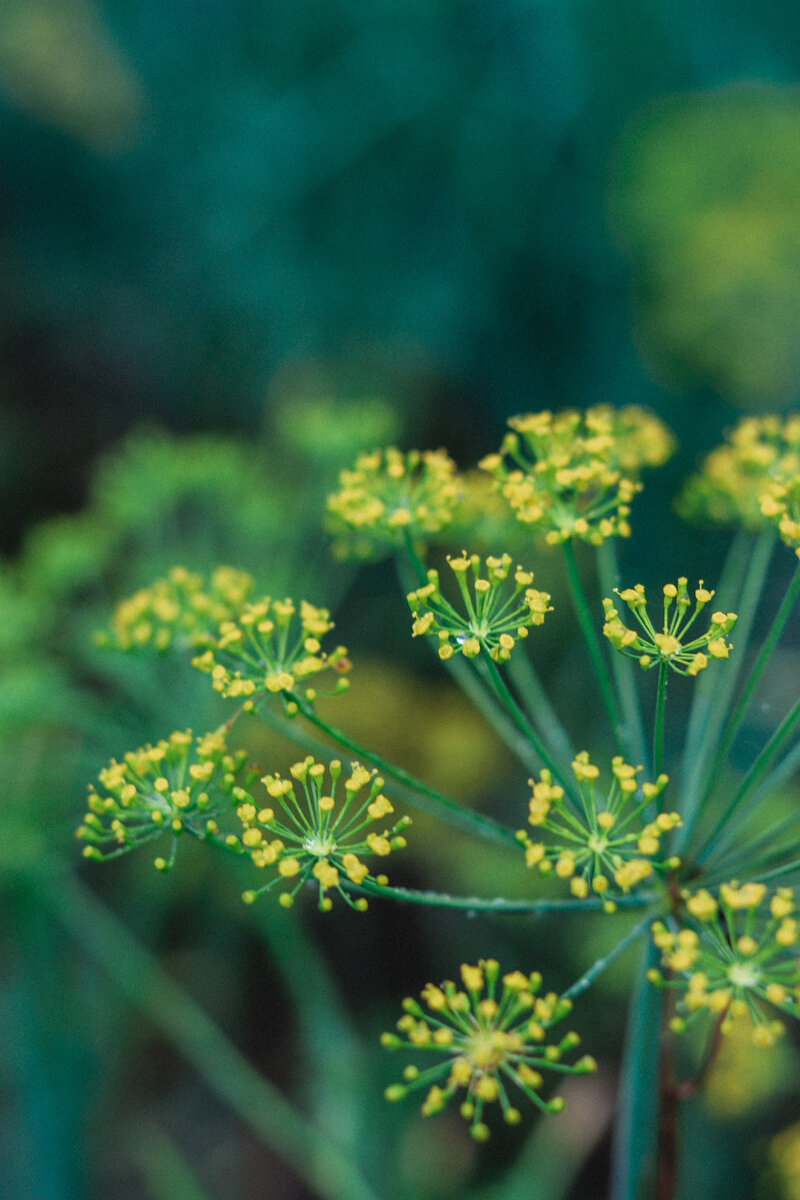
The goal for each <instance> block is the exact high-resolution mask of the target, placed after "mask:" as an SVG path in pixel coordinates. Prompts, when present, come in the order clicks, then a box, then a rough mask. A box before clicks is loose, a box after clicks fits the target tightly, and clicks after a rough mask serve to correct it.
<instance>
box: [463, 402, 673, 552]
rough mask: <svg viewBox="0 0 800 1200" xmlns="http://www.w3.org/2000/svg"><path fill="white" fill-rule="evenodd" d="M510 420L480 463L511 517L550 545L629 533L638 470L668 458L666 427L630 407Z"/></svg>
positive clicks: (670, 442) (669, 444)
mask: <svg viewBox="0 0 800 1200" xmlns="http://www.w3.org/2000/svg"><path fill="white" fill-rule="evenodd" d="M508 424H509V425H510V426H511V430H512V432H511V433H507V434H506V436H505V438H504V439H503V443H502V445H501V447H500V452H499V453H498V454H489V455H487V456H486V457H485V458H484V459H482V460H481V462H480V463H479V466H481V467H482V468H483V469H484V470H485V471H488V472H489V474H490V475H492V476H493V477H494V479H495V480H496V481H497V484H498V486H499V488H500V490H501V492H502V494H503V496H504V497H505V499H506V500H507V501H508V503H509V505H510V506H511V508H512V509H513V511H514V513H515V514H516V517H517V519H518V520H519V521H521V522H522V523H523V524H526V525H534V526H536V528H537V529H538V530H539V531H541V533H542V534H543V535H544V539H545V541H546V542H547V543H549V544H550V545H557V544H559V543H561V542H567V541H570V540H571V539H572V538H579V539H580V540H582V541H586V542H590V543H591V544H592V545H600V544H601V543H602V542H604V541H605V540H606V538H609V537H628V536H629V535H630V525H629V524H628V516H629V513H630V504H631V501H632V500H633V497H634V496H635V494H636V492H637V491H639V490H640V488H641V484H640V482H639V475H640V474H641V471H642V469H644V468H645V467H648V466H654V465H656V464H658V463H660V462H664V461H666V459H667V458H668V457H669V455H670V454H671V453H672V449H673V441H674V439H673V438H672V435H671V434H670V433H669V431H668V430H667V428H666V426H665V425H663V424H662V422H660V421H659V420H658V418H657V417H655V416H653V415H652V414H650V413H647V412H645V410H644V409H639V408H636V407H630V408H626V409H620V410H618V411H617V410H615V409H612V408H610V407H608V406H605V405H600V406H597V407H596V408H590V409H587V410H586V412H585V413H580V412H575V411H570V410H567V411H564V412H560V413H555V414H554V413H552V412H548V411H545V412H539V413H527V414H524V415H522V416H517V417H512V418H511V419H510V420H509V422H508Z"/></svg>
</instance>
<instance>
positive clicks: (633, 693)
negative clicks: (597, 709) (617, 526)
mask: <svg viewBox="0 0 800 1200" xmlns="http://www.w3.org/2000/svg"><path fill="white" fill-rule="evenodd" d="M597 575H598V579H599V580H600V587H601V590H602V594H603V595H604V596H612V595H613V592H614V588H615V587H618V586H619V582H620V579H619V566H618V562H617V550H616V539H615V538H606V539H605V541H604V542H601V544H600V545H599V546H598V547H597ZM611 670H612V672H613V674H614V682H615V683H616V686H617V694H618V696H619V698H620V704H621V705H622V712H623V716H624V719H625V723H626V725H627V729H628V736H629V738H630V743H631V750H632V751H633V756H634V761H635V762H637V763H641V764H642V766H643V767H645V769H646V770H647V740H646V738H645V734H644V724H643V722H642V706H641V702H640V699H639V689H638V687H637V683H636V672H637V668H636V667H635V666H634V664H633V659H632V658H629V656H628V655H627V654H612V655H611ZM647 773H648V776H649V771H648V772H647Z"/></svg>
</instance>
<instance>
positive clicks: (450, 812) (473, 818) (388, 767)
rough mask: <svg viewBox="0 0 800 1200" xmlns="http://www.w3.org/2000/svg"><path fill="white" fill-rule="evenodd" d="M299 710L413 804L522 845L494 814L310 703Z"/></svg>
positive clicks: (496, 839) (481, 834)
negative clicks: (407, 767)
mask: <svg viewBox="0 0 800 1200" xmlns="http://www.w3.org/2000/svg"><path fill="white" fill-rule="evenodd" d="M299 711H300V712H301V713H302V714H303V716H304V717H305V719H306V720H307V721H309V722H310V723H311V724H312V725H314V726H316V728H317V729H319V730H321V732H322V733H324V734H325V735H326V737H329V738H330V739H331V741H332V742H335V743H336V745H338V746H341V748H342V749H343V750H347V751H349V752H350V753H351V754H355V755H356V756H357V757H358V758H359V759H361V760H363V761H364V762H368V763H371V764H372V766H373V767H376V768H377V769H378V770H379V771H380V772H381V774H382V775H387V776H388V777H389V778H390V779H394V780H396V781H397V782H398V783H400V784H401V785H402V786H403V787H404V788H406V789H408V791H407V793H406V795H407V799H408V803H409V804H414V805H415V806H416V807H417V808H419V809H420V810H421V811H423V812H429V813H431V814H432V815H434V816H437V817H440V818H441V819H442V820H443V821H447V822H448V823H449V824H450V825H455V826H458V827H460V828H461V829H466V830H468V831H469V832H470V833H473V834H476V835H477V836H478V837H484V838H487V839H488V840H490V841H493V842H500V843H502V844H504V845H519V843H518V842H517V839H516V836H515V835H514V833H513V831H512V830H510V829H507V828H506V827H505V826H504V825H501V824H500V823H499V822H498V821H493V820H492V818H491V817H484V816H482V815H481V814H480V813H476V812H473V811H472V810H471V809H469V808H464V807H463V806H462V805H460V804H457V803H456V802H455V800H450V799H448V798H447V796H444V795H443V794H442V793H441V792H439V791H437V790H436V788H432V787H429V786H428V784H426V783H422V781H421V780H419V779H415V778H414V776H413V775H409V773H408V772H407V771H404V770H403V768H402V767H396V766H395V765H394V764H393V763H390V762H387V761H386V759H385V758H381V756H380V754H376V753H375V752H374V750H368V749H367V748H366V747H365V746H361V745H359V743H358V742H356V741H354V740H353V738H350V737H348V736H347V734H346V733H343V732H342V730H341V729H337V728H336V727H335V726H334V725H329V724H328V722H327V721H324V720H323V719H322V717H320V716H318V715H317V713H315V712H314V709H313V708H312V707H311V705H310V704H305V703H301V704H299ZM411 797H413V799H412V798H411Z"/></svg>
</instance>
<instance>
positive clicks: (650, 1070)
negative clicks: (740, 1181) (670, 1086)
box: [611, 942, 663, 1200]
mask: <svg viewBox="0 0 800 1200" xmlns="http://www.w3.org/2000/svg"><path fill="white" fill-rule="evenodd" d="M657 962H658V950H657V949H656V947H655V946H654V945H653V943H652V942H648V944H647V946H646V947H645V952H644V955H643V961H642V965H641V967H640V970H639V977H638V981H637V984H636V991H635V992H634V995H633V999H632V1000H631V1008H630V1017H629V1019H628V1032H627V1038H626V1045H625V1054H624V1058H623V1063H622V1076H621V1079H620V1085H619V1099H618V1101H617V1113H618V1117H617V1124H616V1128H615V1130H614V1144H613V1150H612V1162H611V1200H642V1197H644V1196H647V1195H649V1194H650V1190H649V1188H648V1183H649V1182H650V1181H652V1180H653V1179H654V1177H655V1169H656V1155H657V1150H656V1147H657V1133H658V1095H659V1093H658V1089H659V1053H658V1045H659V1025H660V1019H661V1007H662V1003H663V998H662V995H661V992H660V991H659V990H658V988H655V987H653V986H652V984H650V983H649V982H648V980H647V970H648V969H649V968H650V967H653V966H655V965H656V964H657Z"/></svg>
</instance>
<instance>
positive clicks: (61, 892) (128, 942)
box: [43, 876, 378, 1200]
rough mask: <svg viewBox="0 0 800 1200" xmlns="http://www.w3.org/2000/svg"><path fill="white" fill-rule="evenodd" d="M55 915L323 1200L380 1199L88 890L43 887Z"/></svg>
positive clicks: (69, 885)
mask: <svg viewBox="0 0 800 1200" xmlns="http://www.w3.org/2000/svg"><path fill="white" fill-rule="evenodd" d="M43 891H44V894H45V897H46V899H47V901H48V902H49V904H50V906H51V908H52V911H53V915H54V917H55V918H56V919H57V920H58V921H60V922H61V923H62V924H63V925H64V926H65V927H66V928H67V929H68V930H69V932H70V933H71V934H72V936H73V937H74V938H75V940H76V941H77V942H78V944H79V945H80V946H81V947H82V949H83V950H84V951H85V952H86V953H87V954H88V955H89V956H90V957H91V958H93V959H94V960H95V961H96V962H97V963H98V964H99V965H100V966H101V967H102V968H103V970H104V971H106V972H107V974H108V975H109V976H110V977H111V979H112V980H113V982H114V983H115V984H116V986H117V987H118V988H119V990H120V991H121V992H122V993H123V995H125V996H126V997H127V998H128V1000H130V1001H131V1003H133V1004H135V1005H136V1006H137V1007H138V1008H140V1009H141V1010H142V1011H143V1012H144V1013H145V1014H146V1015H147V1017H148V1019H149V1020H150V1021H152V1023H153V1025H154V1026H155V1027H156V1028H157V1029H158V1030H160V1032H161V1033H162V1034H163V1035H164V1036H165V1037H167V1038H168V1039H169V1040H170V1041H171V1042H172V1043H173V1045H175V1046H176V1047H177V1049H178V1050H179V1051H180V1052H181V1054H183V1056H184V1058H186V1059H187V1060H188V1061H189V1062H190V1063H191V1064H192V1066H193V1067H194V1069H195V1070H196V1071H197V1073H198V1074H199V1075H200V1076H201V1078H202V1079H204V1080H205V1081H206V1083H207V1084H208V1085H209V1087H210V1088H211V1089H212V1090H213V1091H214V1092H215V1093H216V1095H218V1096H220V1097H221V1098H222V1099H223V1100H224V1101H225V1102H226V1103H227V1104H229V1105H230V1106H231V1108H232V1109H233V1110H234V1112H236V1113H237V1114H238V1116H239V1118H240V1119H241V1120H242V1122H243V1123H244V1124H245V1125H247V1126H249V1128H250V1129H252V1130H254V1131H255V1133H256V1134H257V1135H258V1136H259V1137H260V1138H262V1139H263V1140H264V1142H265V1143H266V1144H267V1145H268V1146H270V1148H271V1149H272V1150H273V1151H274V1152H275V1153H277V1154H278V1155H280V1157H281V1158H282V1159H283V1160H284V1161H285V1162H286V1163H288V1164H289V1166H290V1167H291V1168H292V1169H293V1170H294V1171H295V1172H296V1174H297V1176H298V1178H300V1179H302V1180H303V1181H304V1182H305V1183H306V1184H307V1185H308V1187H309V1188H310V1189H311V1190H312V1191H313V1192H314V1193H315V1194H318V1195H320V1196H323V1197H325V1200H378V1198H377V1196H376V1194H375V1192H373V1190H372V1188H371V1187H370V1186H369V1185H368V1184H367V1183H366V1182H365V1180H364V1179H363V1177H362V1176H361V1174H360V1172H359V1171H358V1170H357V1169H356V1168H355V1167H354V1166H353V1165H352V1164H351V1163H350V1162H349V1161H348V1160H347V1159H346V1158H345V1157H344V1155H343V1154H342V1153H341V1151H340V1150H339V1148H338V1147H337V1146H336V1145H334V1144H333V1143H332V1142H331V1141H329V1140H328V1139H326V1138H325V1137H324V1135H323V1134H321V1133H320V1131H319V1130H318V1129H317V1128H316V1127H315V1126H313V1125H312V1124H310V1122H308V1121H307V1120H306V1119H305V1118H304V1117H303V1116H302V1115H301V1114H300V1113H298V1112H297V1111H296V1110H295V1109H294V1108H293V1107H292V1106H291V1105H290V1104H289V1103H288V1102H287V1101H286V1100H285V1099H284V1097H283V1095H282V1094H281V1093H280V1092H279V1091H278V1089H277V1088H276V1087H274V1086H273V1085H272V1084H271V1083H270V1082H269V1080H267V1079H265V1078H264V1077H263V1076H262V1075H260V1074H259V1073H258V1071H256V1069H255V1068H254V1067H253V1066H252V1065H251V1064H250V1063H249V1062H248V1061H247V1059H246V1058H244V1057H243V1055H242V1054H240V1052H239V1051H238V1050H237V1049H236V1047H235V1046H234V1045H233V1044H232V1043H231V1042H230V1041H229V1040H228V1039H227V1038H226V1037H225V1036H224V1034H223V1033H222V1032H221V1031H220V1030H219V1029H218V1027H217V1026H216V1025H215V1024H214V1022H213V1021H212V1020H211V1019H210V1018H209V1017H208V1016H207V1014H206V1013H205V1012H204V1011H203V1009H202V1008H201V1007H200V1006H199V1005H198V1004H196V1003H195V1001H194V1000H193V999H192V998H191V997H190V996H189V995H188V994H187V993H186V992H185V991H184V990H183V988H181V987H179V986H178V984H177V983H175V982H174V980H172V979H171V978H170V977H169V975H168V974H167V973H166V971H164V970H163V968H162V967H161V966H159V964H158V963H157V962H156V960H155V958H154V957H153V956H152V955H150V954H148V952H147V951H146V950H145V949H144V948H143V947H142V946H141V945H140V943H139V942H138V941H137V940H136V938H134V937H133V935H132V934H131V933H130V932H129V930H128V929H127V928H126V927H125V926H124V925H123V924H122V922H121V921H119V920H118V919H117V918H116V917H115V916H114V915H113V914H112V913H111V912H110V911H109V910H108V909H107V908H106V907H105V906H104V905H103V904H102V903H100V901H98V900H97V899H96V898H95V897H94V896H93V895H92V893H91V892H90V891H89V889H88V888H86V887H84V886H83V884H81V883H79V882H78V880H77V879H74V878H70V877H68V876H62V877H60V878H54V879H52V880H50V881H49V885H48V886H47V887H46V888H44V889H43Z"/></svg>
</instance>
